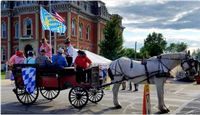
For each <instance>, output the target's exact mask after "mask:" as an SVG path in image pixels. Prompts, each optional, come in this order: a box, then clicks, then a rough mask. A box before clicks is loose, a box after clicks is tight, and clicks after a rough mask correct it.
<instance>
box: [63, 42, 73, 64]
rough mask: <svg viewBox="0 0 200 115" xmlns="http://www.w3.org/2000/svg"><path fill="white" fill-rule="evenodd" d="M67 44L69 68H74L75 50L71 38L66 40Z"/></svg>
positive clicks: (66, 52)
mask: <svg viewBox="0 0 200 115" xmlns="http://www.w3.org/2000/svg"><path fill="white" fill-rule="evenodd" d="M65 44H66V46H67V49H66V50H65V54H66V59H67V63H68V65H69V66H72V61H73V56H74V48H73V46H72V45H71V43H70V39H69V38H67V39H66V41H65Z"/></svg>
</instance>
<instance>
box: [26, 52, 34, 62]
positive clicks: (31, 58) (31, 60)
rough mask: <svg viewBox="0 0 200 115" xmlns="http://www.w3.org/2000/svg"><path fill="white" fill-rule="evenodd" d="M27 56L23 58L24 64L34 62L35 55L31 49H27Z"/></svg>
mask: <svg viewBox="0 0 200 115" xmlns="http://www.w3.org/2000/svg"><path fill="white" fill-rule="evenodd" d="M27 54H28V58H26V59H25V60H24V64H35V57H34V52H33V51H28V52H27Z"/></svg>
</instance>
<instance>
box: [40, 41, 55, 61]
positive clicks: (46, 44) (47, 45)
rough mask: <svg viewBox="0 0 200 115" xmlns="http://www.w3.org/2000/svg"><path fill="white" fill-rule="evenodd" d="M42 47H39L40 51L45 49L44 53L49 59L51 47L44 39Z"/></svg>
mask: <svg viewBox="0 0 200 115" xmlns="http://www.w3.org/2000/svg"><path fill="white" fill-rule="evenodd" d="M41 42H42V46H41V47H40V50H42V49H45V51H46V54H45V55H46V56H48V57H49V58H50V59H51V57H52V47H51V46H50V44H48V43H47V40H46V38H43V39H42V41H41Z"/></svg>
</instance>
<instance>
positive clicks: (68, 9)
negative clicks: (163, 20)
mask: <svg viewBox="0 0 200 115" xmlns="http://www.w3.org/2000/svg"><path fill="white" fill-rule="evenodd" d="M40 5H41V6H43V7H44V8H45V9H47V10H48V9H49V2H48V1H1V64H4V63H5V61H7V60H8V59H9V58H10V57H11V56H12V55H13V54H15V52H16V50H17V49H20V50H23V51H25V52H27V51H28V50H31V49H32V50H34V51H35V52H37V50H38V49H39V47H40V46H41V43H40V41H41V39H42V38H44V37H46V38H47V39H48V40H49V31H47V30H46V31H44V30H42V25H41V21H40ZM51 7H52V8H54V9H55V10H56V11H57V12H58V13H59V14H60V15H61V16H62V17H63V18H64V19H65V20H66V23H65V25H66V26H67V31H66V33H64V34H58V33H51V36H52V37H51V38H52V42H51V44H52V47H53V50H54V51H55V49H58V48H59V47H64V46H65V45H64V41H65V38H66V37H69V38H71V41H72V45H73V46H74V47H75V48H78V49H85V50H89V51H92V52H94V53H98V52H99V47H98V43H99V41H100V40H102V39H103V36H104V35H103V28H104V26H105V23H106V21H107V20H109V19H110V18H111V14H109V12H108V11H107V8H106V6H105V3H103V2H101V1H51ZM119 18H120V19H122V17H120V16H119ZM54 53H55V52H54Z"/></svg>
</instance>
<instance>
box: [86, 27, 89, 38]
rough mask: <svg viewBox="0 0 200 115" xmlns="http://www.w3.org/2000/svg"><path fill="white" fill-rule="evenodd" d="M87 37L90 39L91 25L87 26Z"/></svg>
mask: <svg viewBox="0 0 200 115" xmlns="http://www.w3.org/2000/svg"><path fill="white" fill-rule="evenodd" d="M86 39H87V40H90V26H89V25H88V26H87V28H86Z"/></svg>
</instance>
